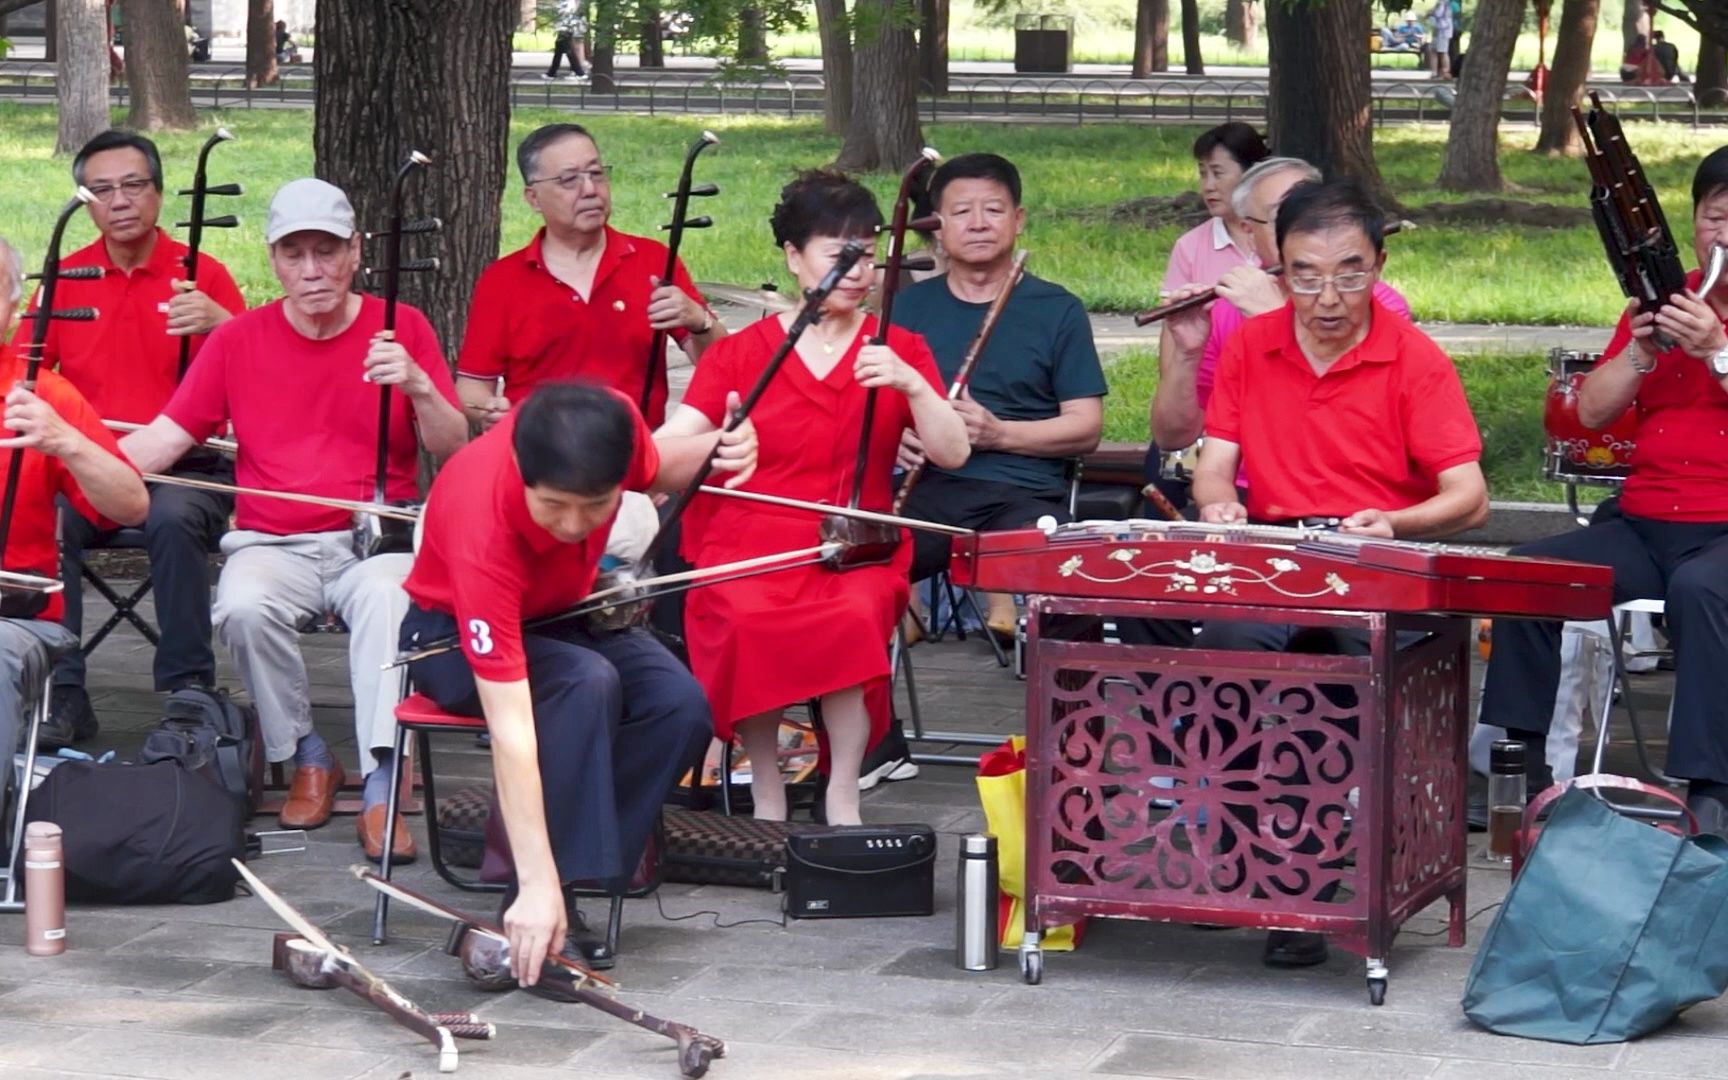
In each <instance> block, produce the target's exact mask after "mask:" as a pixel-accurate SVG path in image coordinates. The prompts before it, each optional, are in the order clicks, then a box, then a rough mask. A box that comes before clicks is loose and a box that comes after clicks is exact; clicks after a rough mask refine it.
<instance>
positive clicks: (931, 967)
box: [881, 945, 1195, 994]
mask: <svg viewBox="0 0 1728 1080" xmlns="http://www.w3.org/2000/svg"><path fill="white" fill-rule="evenodd" d="M1194 971H1195V969H1194V967H1193V965H1191V964H1183V963H1167V962H1164V961H1159V960H1147V959H1142V958H1137V957H1132V956H1120V955H1113V954H1109V953H1105V952H1103V951H1102V950H1097V951H1094V950H1092V949H1091V948H1090V947H1087V948H1082V949H1081V950H1080V951H1079V952H1075V953H1051V952H1047V953H1045V954H1044V983H1045V985H1049V986H1057V987H1062V988H1066V989H1084V990H1088V991H1091V992H1093V993H1104V992H1109V991H1117V992H1121V993H1128V994H1154V993H1163V992H1166V991H1170V990H1174V989H1175V988H1176V987H1177V986H1178V985H1182V986H1184V987H1186V985H1187V980H1188V979H1189V978H1190V977H1191V976H1192V974H1193V973H1194ZM881 972H882V974H883V975H905V976H910V977H912V978H916V979H922V980H926V981H930V982H940V983H943V984H948V983H953V982H955V981H956V980H964V981H963V982H962V983H961V985H967V984H972V983H976V984H977V985H990V986H997V987H1001V988H1002V989H1008V988H1010V987H1018V986H1023V985H1024V984H1022V983H1021V982H1020V971H1019V967H1018V961H1017V960H1016V958H1015V954H1014V953H1013V952H1011V951H1007V950H1004V951H1003V953H1002V958H1001V966H999V967H998V968H997V969H996V970H995V971H991V972H983V973H979V974H972V973H963V972H961V971H960V970H959V969H958V968H956V967H955V966H954V947H953V946H952V945H944V946H941V947H929V948H921V949H909V950H907V951H906V953H905V954H904V955H902V956H901V957H900V958H899V959H897V960H894V961H892V962H891V963H887V964H884V965H883V966H882V968H881ZM1026 989H1027V990H1031V991H1033V992H1036V990H1037V989H1042V987H1038V988H1034V987H1026Z"/></svg>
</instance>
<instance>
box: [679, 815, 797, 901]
mask: <svg viewBox="0 0 1728 1080" xmlns="http://www.w3.org/2000/svg"><path fill="white" fill-rule="evenodd" d="M662 813H663V814H664V815H665V821H666V848H665V852H664V854H663V855H662V857H661V858H662V863H663V865H664V867H665V874H666V880H667V881H683V882H688V883H690V884H693V885H742V886H745V887H747V888H753V889H774V890H775V891H779V881H780V876H781V875H782V874H783V873H784V872H785V869H786V839H787V837H788V836H789V835H791V834H792V833H794V832H796V831H798V830H800V829H803V828H813V827H814V826H800V825H794V824H790V823H788V822H784V821H758V820H757V819H756V818H753V817H727V816H726V815H725V814H720V813H715V812H713V811H708V810H687V809H685V808H684V807H681V806H667V807H665V808H664V809H663V811H662Z"/></svg>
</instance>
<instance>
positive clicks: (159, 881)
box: [25, 761, 246, 904]
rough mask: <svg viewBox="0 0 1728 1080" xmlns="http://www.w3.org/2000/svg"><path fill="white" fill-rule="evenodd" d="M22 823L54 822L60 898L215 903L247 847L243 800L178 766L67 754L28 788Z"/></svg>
mask: <svg viewBox="0 0 1728 1080" xmlns="http://www.w3.org/2000/svg"><path fill="white" fill-rule="evenodd" d="M25 817H26V819H27V820H29V821H52V822H54V823H55V824H56V825H58V826H60V829H61V831H62V834H63V843H64V845H65V866H66V899H68V900H81V901H88V902H91V903H102V904H174V903H178V904H214V903H217V902H219V901H222V900H231V899H233V898H234V887H235V885H236V884H237V883H238V882H239V880H240V875H239V873H238V872H237V871H236V870H235V869H234V866H233V864H232V863H231V862H230V861H229V860H230V859H238V858H242V857H243V856H244V855H245V851H246V836H245V818H244V817H243V811H242V808H241V803H240V800H238V799H236V798H234V797H233V796H232V795H230V794H228V792H227V791H225V790H223V789H222V788H221V787H220V786H218V785H217V784H216V783H214V782H212V781H211V780H209V779H206V778H205V777H204V776H203V775H201V774H199V773H196V772H193V771H191V770H189V769H187V768H185V767H184V766H182V765H180V764H178V763H176V762H172V761H164V762H158V763H156V764H153V765H98V764H96V763H95V762H91V761H67V762H64V763H62V764H60V765H58V766H57V767H55V769H54V771H53V772H51V773H49V774H48V776H47V778H46V779H44V780H43V781H42V783H41V786H39V787H37V788H36V790H35V791H33V792H31V793H30V804H29V812H28V813H27V814H26V815H25Z"/></svg>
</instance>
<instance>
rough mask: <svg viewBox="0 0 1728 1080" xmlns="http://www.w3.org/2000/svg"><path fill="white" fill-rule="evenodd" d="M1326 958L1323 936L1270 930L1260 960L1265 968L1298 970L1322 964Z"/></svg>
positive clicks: (1293, 931) (1295, 931)
mask: <svg viewBox="0 0 1728 1080" xmlns="http://www.w3.org/2000/svg"><path fill="white" fill-rule="evenodd" d="M1326 956H1327V950H1326V935H1325V934H1308V933H1303V932H1301V931H1299V930H1271V931H1268V932H1267V934H1266V951H1265V953H1264V954H1262V956H1261V958H1260V959H1261V960H1262V961H1263V962H1264V963H1265V964H1266V966H1267V967H1277V968H1299V967H1313V966H1314V965H1316V964H1324V963H1325V962H1326Z"/></svg>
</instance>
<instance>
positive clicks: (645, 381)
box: [636, 131, 720, 417]
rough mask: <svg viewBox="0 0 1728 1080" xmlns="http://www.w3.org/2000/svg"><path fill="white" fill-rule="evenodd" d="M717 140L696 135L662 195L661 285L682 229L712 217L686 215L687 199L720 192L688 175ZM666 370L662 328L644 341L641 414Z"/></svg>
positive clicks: (669, 276)
mask: <svg viewBox="0 0 1728 1080" xmlns="http://www.w3.org/2000/svg"><path fill="white" fill-rule="evenodd" d="M719 143H720V139H719V137H718V136H716V135H715V134H714V133H713V132H712V131H704V132H702V135H701V137H700V138H698V139H697V140H696V141H695V142H693V143H691V144H690V149H689V150H688V151H686V152H685V154H684V169H683V171H682V172H680V173H679V174H678V190H676V191H668V192H667V193H666V198H668V199H671V200H672V220H671V221H670V222H668V223H667V224H665V225H663V226H661V228H663V229H665V230H666V231H667V233H668V235H667V237H666V270H665V272H664V273H663V274H661V275H660V284H661V285H671V284H673V283H674V277H675V275H676V274H677V272H678V246H679V244H681V243H682V242H683V240H684V230H685V229H706V228H709V227H711V226H712V225H713V224H714V219H713V218H711V217H708V216H707V215H706V214H704V215H703V216H701V217H689V216H688V214H689V212H690V200H691V199H699V198H708V197H710V196H714V195H718V194H720V186H719V185H718V184H701V185H699V186H696V187H692V186H691V184H690V180H691V176H692V175H693V174H694V173H695V171H696V158H697V156H698V155H700V154H701V153H702V151H704V150H706V149H708V148H709V147H710V146H718V145H719ZM665 372H666V331H664V330H656V331H654V337H653V339H652V340H651V341H650V342H649V344H648V365H647V368H646V372H645V374H644V375H643V376H642V396H641V397H640V398H638V399H637V402H636V407H637V410H638V411H639V412H641V414H642V415H643V416H644V417H646V416H647V415H648V406H649V403H650V401H651V400H652V399H653V397H654V387H655V384H656V383H659V382H661V381H662V380H663V379H664V378H665Z"/></svg>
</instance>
